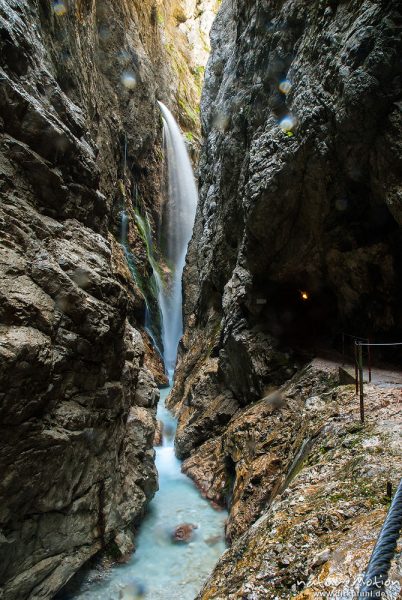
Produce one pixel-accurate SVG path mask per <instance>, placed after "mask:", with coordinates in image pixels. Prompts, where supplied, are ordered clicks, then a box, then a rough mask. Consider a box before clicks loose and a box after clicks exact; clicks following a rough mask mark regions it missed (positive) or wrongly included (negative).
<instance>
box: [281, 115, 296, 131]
mask: <svg viewBox="0 0 402 600" xmlns="http://www.w3.org/2000/svg"><path fill="white" fill-rule="evenodd" d="M295 125H296V119H295V118H294V117H293V116H292V115H286V117H283V119H281V120H280V121H279V127H280V128H281V129H282V131H284V132H285V133H287V132H288V131H292V129H293V128H294V126H295Z"/></svg>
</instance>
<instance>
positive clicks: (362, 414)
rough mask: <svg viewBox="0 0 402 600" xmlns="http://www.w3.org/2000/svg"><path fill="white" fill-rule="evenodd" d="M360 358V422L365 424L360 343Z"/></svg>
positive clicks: (361, 349) (359, 349) (360, 347)
mask: <svg viewBox="0 0 402 600" xmlns="http://www.w3.org/2000/svg"><path fill="white" fill-rule="evenodd" d="M358 345H359V348H358V358H359V388H360V420H361V422H362V423H364V394H363V347H362V345H361V343H360V342H359V343H358Z"/></svg>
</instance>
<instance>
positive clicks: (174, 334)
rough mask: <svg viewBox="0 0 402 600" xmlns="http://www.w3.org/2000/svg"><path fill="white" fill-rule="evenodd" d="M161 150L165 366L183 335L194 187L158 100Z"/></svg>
mask: <svg viewBox="0 0 402 600" xmlns="http://www.w3.org/2000/svg"><path fill="white" fill-rule="evenodd" d="M158 104H159V108H160V109H161V112H162V117H163V127H164V139H165V152H166V159H167V166H168V184H169V185H168V201H167V206H166V210H165V219H164V222H163V230H164V231H163V233H164V237H165V239H166V259H167V262H168V266H169V268H170V269H171V274H170V276H169V278H168V279H169V280H168V281H167V282H166V281H165V282H162V281H161V277H160V276H159V274H158V273H156V272H154V275H155V278H156V281H157V285H158V289H159V306H160V310H161V313H162V340H163V348H164V361H165V366H166V369H167V370H168V371H169V372H170V371H172V370H173V369H174V367H175V364H176V356H177V346H178V343H179V341H180V338H181V336H182V335H183V320H182V283H181V281H182V275H183V269H184V264H185V261H186V253H187V246H188V243H189V241H190V238H191V234H192V230H193V225H194V219H195V212H196V208H197V200H198V194H197V187H196V184H195V180H194V174H193V169H192V167H191V162H190V158H189V156H188V153H187V150H186V145H185V143H184V139H183V134H182V133H181V131H180V129H179V126H178V125H177V123H176V121H175V119H174V117H173V115H172V113H171V112H170V111H169V109H168V108H166V106H165V105H164V104H162V102H158Z"/></svg>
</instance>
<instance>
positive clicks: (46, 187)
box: [0, 0, 201, 600]
mask: <svg viewBox="0 0 402 600" xmlns="http://www.w3.org/2000/svg"><path fill="white" fill-rule="evenodd" d="M56 4H60V5H61V4H63V3H54V2H53V3H52V2H37V3H33V4H32V3H18V2H17V3H16V2H14V1H11V0H10V1H8V0H7V1H1V2H0V53H1V76H0V79H1V85H0V113H1V118H0V180H1V183H0V336H1V342H0V419H1V430H2V435H1V441H0V471H1V473H2V478H1V482H0V506H1V508H0V530H1V531H2V532H4V536H2V537H1V538H0V582H1V583H0V596H4V597H7V598H8V599H9V600H15V599H17V598H18V599H22V598H28V597H32V598H38V599H39V598H40V599H47V598H51V597H53V596H54V595H55V594H56V593H57V591H58V590H59V589H60V588H61V587H62V586H63V584H64V583H65V582H66V581H67V580H68V579H70V577H71V576H72V575H73V573H74V572H76V571H77V570H79V569H80V567H81V566H82V565H83V564H84V563H85V562H86V561H87V560H88V559H89V558H90V557H92V556H93V555H94V554H96V553H98V552H99V551H100V550H102V549H104V548H105V546H107V545H108V544H109V543H112V542H113V540H114V539H115V537H116V535H117V534H118V535H120V534H119V532H121V531H124V530H126V529H127V528H128V527H129V526H130V525H131V524H132V523H133V522H134V521H137V520H138V519H139V518H140V517H141V516H142V514H143V513H144V509H145V506H146V504H147V502H148V501H149V500H150V498H151V497H152V496H153V494H154V492H155V490H156V488H157V474H156V470H155V465H154V450H153V438H154V430H155V419H154V416H155V405H156V402H157V399H158V390H157V388H156V385H155V381H154V378H153V374H155V375H156V377H157V380H158V382H159V383H166V378H165V376H164V373H163V369H162V368H161V361H160V359H158V358H157V357H156V356H155V353H152V351H151V346H150V343H149V339H148V338H147V336H146V335H145V334H144V335H143V336H142V335H141V333H140V330H141V329H143V327H144V314H145V299H144V295H145V293H146V292H148V293H149V294H150V290H149V289H146V284H147V282H149V280H150V273H151V268H150V264H149V258H148V256H147V248H146V243H145V241H144V240H143V239H142V238H141V235H140V233H139V231H138V227H137V225H136V219H135V216H136V215H135V210H136V211H142V212H143V213H144V214H145V213H146V214H148V215H149V220H150V227H151V229H154V230H156V228H157V222H158V219H159V214H160V205H161V179H160V172H161V171H160V167H161V151H160V150H161V143H162V136H161V124H160V116H159V109H158V107H157V105H156V96H158V98H160V97H163V98H164V100H165V101H166V102H167V103H168V104H169V105H170V106H171V108H172V110H174V111H175V110H176V109H177V106H178V101H179V100H180V99H181V95H182V90H183V89H185V96H186V102H187V104H188V105H190V104H191V103H192V102H194V103H195V102H196V101H197V99H198V96H199V81H195V76H194V75H193V74H192V73H191V72H190V68H189V66H188V65H186V64H185V63H186V61H185V58H184V56H183V53H184V52H186V44H187V41H186V38H185V37H183V35H180V36H178V35H177V30H176V26H177V23H171V22H169V23H166V27H164V33H163V35H162V33H161V32H160V31H159V29H158V27H159V25H158V23H157V22H156V21H155V18H156V16H157V15H154V17H155V18H154V21H152V14H153V12H152V11H153V8H155V7H153V5H152V2H145V3H144V2H142V1H141V2H139V1H137V0H134V1H133V2H130V3H127V1H126V0H118V1H116V2H115V1H111V0H105V1H103V2H101V3H92V4H91V3H87V2H78V3H76V4H74V3H68V2H65V3H64V4H65V9H66V10H64V11H59V12H57V11H56V10H53V9H55V8H56ZM73 4H74V6H73ZM162 4H163V7H161V8H162V10H163V12H164V10H165V6H164V4H165V3H162ZM59 8H60V7H59ZM168 8H169V9H170V8H171V7H170V6H169V7H168ZM198 18H201V16H200V15H199V14H198V16H197V19H198ZM162 37H163V40H162ZM170 42H172V45H171V44H170ZM176 43H177V46H176V45H175V44H176ZM167 47H169V49H171V48H172V47H175V48H176V49H177V52H176V51H175V63H174V65H173V64H172V62H171V61H170V58H169V56H168V54H167ZM176 60H177V61H179V62H180V64H181V75H180V78H179V77H175V76H174V75H173V74H174V73H175V69H176V68H177V64H176ZM134 64H135V71H136V72H135V75H136V81H137V85H136V87H135V89H127V87H125V86H124V83H123V82H122V80H121V78H122V75H123V73H124V72H125V70H126V69H127V68H128V67H130V68H131V69H132V68H134V67H133V65H134ZM183 65H184V66H183ZM197 79H199V78H198V75H197ZM194 114H195V113H194ZM191 126H192V128H193V130H194V133H196V132H197V131H198V128H199V124H198V118H197V115H196V116H195V118H194V119H193V120H192V124H191ZM122 211H126V213H127V239H124V236H123V235H122V234H123V232H122V227H121V225H122ZM125 246H127V247H125ZM128 247H129V249H130V250H131V252H132V255H133V256H135V266H133V263H131V264H130V261H129V256H128V254H127V252H128V251H127V248H128ZM144 286H145V288H144ZM150 295H152V294H150ZM148 300H149V303H150V304H151V303H152V299H150V298H148ZM155 303H156V300H155V298H154V302H153V306H154V312H157V311H156V310H155V306H156V304H155ZM144 340H145V342H144ZM145 354H147V356H144V355H145ZM122 552H123V553H124V552H125V550H124V549H123V548H122Z"/></svg>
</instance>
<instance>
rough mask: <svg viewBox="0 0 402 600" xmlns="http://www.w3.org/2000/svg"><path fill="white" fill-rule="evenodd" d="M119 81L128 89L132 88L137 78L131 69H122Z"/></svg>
mask: <svg viewBox="0 0 402 600" xmlns="http://www.w3.org/2000/svg"><path fill="white" fill-rule="evenodd" d="M121 82H122V84H123V85H124V87H125V88H127V89H128V90H133V89H134V88H135V86H136V85H137V78H136V76H135V73H133V71H124V72H123V74H122V76H121Z"/></svg>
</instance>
